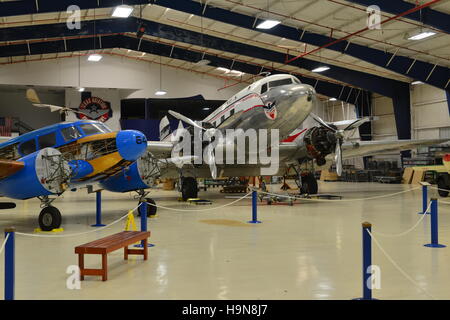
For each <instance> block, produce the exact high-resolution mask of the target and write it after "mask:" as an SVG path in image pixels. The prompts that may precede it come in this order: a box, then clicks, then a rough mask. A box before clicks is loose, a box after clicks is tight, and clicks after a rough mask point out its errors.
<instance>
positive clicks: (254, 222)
mask: <svg viewBox="0 0 450 320" xmlns="http://www.w3.org/2000/svg"><path fill="white" fill-rule="evenodd" d="M247 223H255V224H256V223H262V221H247Z"/></svg>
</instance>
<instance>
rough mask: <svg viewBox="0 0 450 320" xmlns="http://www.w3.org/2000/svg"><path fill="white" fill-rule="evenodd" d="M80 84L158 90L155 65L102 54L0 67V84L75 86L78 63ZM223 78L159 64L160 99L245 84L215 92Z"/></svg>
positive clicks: (146, 94)
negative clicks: (96, 59)
mask: <svg viewBox="0 0 450 320" xmlns="http://www.w3.org/2000/svg"><path fill="white" fill-rule="evenodd" d="M79 62H80V66H81V77H80V80H81V86H83V87H89V88H108V89H109V88H117V89H136V92H134V93H132V94H130V95H129V98H156V96H155V95H154V93H155V91H156V90H158V89H159V86H160V85H159V82H160V81H159V80H160V77H159V65H158V64H151V63H148V62H144V61H137V60H130V59H126V58H119V57H115V56H109V55H104V56H103V59H102V60H101V61H100V62H88V61H87V60H86V57H81V59H80V61H79V58H78V57H75V58H64V59H58V60H48V61H36V62H27V63H18V64H12V65H5V66H2V67H1V68H0V84H18V85H40V86H56V87H77V86H78V83H79V81H78V79H79V77H78V74H79V67H78V66H79V64H78V63H79ZM224 85H225V82H224V80H222V79H218V78H214V77H211V76H207V75H201V74H197V73H193V72H188V71H184V70H178V69H174V68H170V67H164V66H163V67H162V87H163V89H165V90H166V91H168V94H167V95H166V96H164V98H181V97H189V96H193V95H197V94H202V95H203V96H204V97H205V99H217V100H227V99H228V98H229V97H230V96H232V95H233V94H234V93H236V92H237V91H239V90H240V89H241V88H243V87H244V86H245V85H243V84H240V85H236V86H233V87H231V88H227V89H224V90H220V91H218V89H219V88H221V87H223V86H224Z"/></svg>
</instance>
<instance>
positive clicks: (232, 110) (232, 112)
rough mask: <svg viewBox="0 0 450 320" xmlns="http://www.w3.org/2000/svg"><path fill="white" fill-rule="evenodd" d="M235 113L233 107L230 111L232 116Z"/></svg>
mask: <svg viewBox="0 0 450 320" xmlns="http://www.w3.org/2000/svg"><path fill="white" fill-rule="evenodd" d="M233 114H234V109H231V111H230V117H231V116H232V115H233Z"/></svg>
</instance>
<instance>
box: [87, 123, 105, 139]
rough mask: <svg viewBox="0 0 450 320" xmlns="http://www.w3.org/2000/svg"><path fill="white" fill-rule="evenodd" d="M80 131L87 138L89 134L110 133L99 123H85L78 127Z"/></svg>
mask: <svg viewBox="0 0 450 320" xmlns="http://www.w3.org/2000/svg"><path fill="white" fill-rule="evenodd" d="M80 128H81V130H83V132H84V134H85V135H87V136H89V135H91V134H98V133H108V132H111V130H110V129H108V128H107V127H106V126H105V125H103V124H100V123H85V124H82V125H80Z"/></svg>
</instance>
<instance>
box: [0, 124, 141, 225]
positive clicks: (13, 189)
mask: <svg viewBox="0 0 450 320" xmlns="http://www.w3.org/2000/svg"><path fill="white" fill-rule="evenodd" d="M146 149H147V139H146V137H145V135H144V134H143V133H141V132H139V131H136V130H123V131H118V132H112V131H111V130H110V129H109V128H108V127H107V126H106V125H105V124H103V123H101V122H98V121H85V120H83V121H76V122H70V123H59V124H54V125H50V126H47V127H44V128H41V129H38V130H35V131H32V132H29V133H26V134H24V135H21V136H19V137H16V138H13V139H11V140H9V141H7V142H4V143H1V144H0V159H1V160H0V195H1V196H5V197H9V198H12V199H20V200H25V199H30V198H35V197H37V198H39V199H40V200H41V203H42V207H43V209H42V211H41V212H40V215H39V226H40V228H41V229H42V230H44V231H49V230H52V229H55V228H59V227H60V225H61V213H60V212H59V210H58V209H57V208H55V207H54V206H52V205H51V204H52V202H53V200H55V198H53V199H51V198H50V197H49V196H52V195H56V196H59V195H61V194H62V193H63V192H64V191H66V190H68V189H73V188H77V187H81V186H85V185H88V184H93V183H101V182H106V188H108V186H109V187H111V188H112V189H114V190H115V191H117V190H118V191H132V190H139V191H140V190H141V189H144V188H148V184H144V183H143V181H142V180H143V179H145V177H144V175H143V174H142V172H139V167H138V165H137V160H138V159H140V158H141V156H143V155H144V153H145V152H146ZM141 171H142V170H141ZM117 173H120V175H121V176H125V177H126V178H125V179H126V181H127V186H126V188H127V190H124V188H123V187H121V185H120V184H121V182H120V181H116V180H112V181H109V182H108V178H110V177H113V176H114V175H116V174H117ZM130 185H131V187H130ZM142 192H143V191H142Z"/></svg>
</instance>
